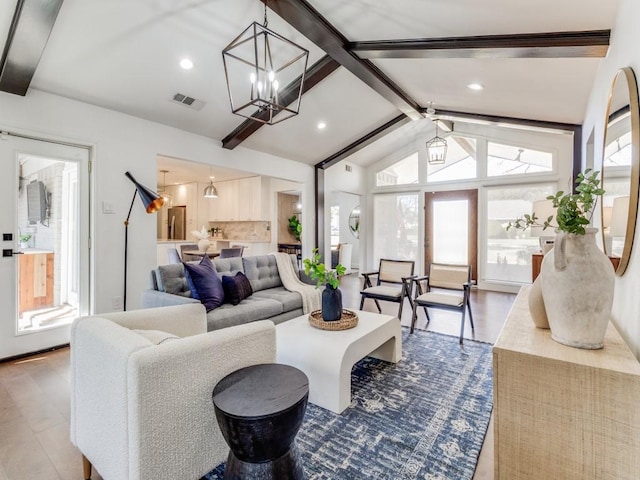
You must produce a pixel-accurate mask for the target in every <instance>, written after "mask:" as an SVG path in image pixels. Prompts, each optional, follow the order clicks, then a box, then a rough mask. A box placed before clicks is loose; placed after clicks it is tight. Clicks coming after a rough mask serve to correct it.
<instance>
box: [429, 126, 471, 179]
mask: <svg viewBox="0 0 640 480" xmlns="http://www.w3.org/2000/svg"><path fill="white" fill-rule="evenodd" d="M476 172H477V169H476V140H475V139H474V138H465V137H459V136H457V135H450V136H449V137H447V158H446V159H445V162H444V163H443V164H442V165H427V182H445V181H448V180H463V179H467V178H476V176H477V173H476Z"/></svg>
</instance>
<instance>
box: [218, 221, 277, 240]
mask: <svg viewBox="0 0 640 480" xmlns="http://www.w3.org/2000/svg"><path fill="white" fill-rule="evenodd" d="M212 228H217V229H219V230H218V232H217V233H216V234H212V235H211V237H212V238H229V239H232V240H251V241H255V242H270V241H271V222H209V229H212Z"/></svg>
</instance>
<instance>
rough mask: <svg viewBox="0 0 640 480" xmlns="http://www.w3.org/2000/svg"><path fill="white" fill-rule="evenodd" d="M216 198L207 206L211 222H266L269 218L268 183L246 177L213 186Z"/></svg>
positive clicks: (266, 180) (265, 179)
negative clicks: (216, 192)
mask: <svg viewBox="0 0 640 480" xmlns="http://www.w3.org/2000/svg"><path fill="white" fill-rule="evenodd" d="M214 185H215V186H216V188H217V190H218V198H216V199H213V200H211V203H210V204H209V220H210V221H212V222H246V221H267V220H269V219H270V216H271V202H270V199H269V193H270V181H269V179H268V178H265V177H247V178H240V179H237V180H228V181H226V182H218V183H215V184H214Z"/></svg>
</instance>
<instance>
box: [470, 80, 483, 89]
mask: <svg viewBox="0 0 640 480" xmlns="http://www.w3.org/2000/svg"><path fill="white" fill-rule="evenodd" d="M467 88H469V89H471V90H484V85H482V84H481V83H475V82H474V83H470V84H468V85H467Z"/></svg>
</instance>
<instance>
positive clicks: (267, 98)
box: [222, 0, 309, 125]
mask: <svg viewBox="0 0 640 480" xmlns="http://www.w3.org/2000/svg"><path fill="white" fill-rule="evenodd" d="M267 3H268V0H264V23H263V24H262V25H260V24H259V23H258V22H253V23H251V25H249V26H248V27H247V28H246V29H245V30H244V31H243V32H242V33H241V34H240V35H238V36H237V37H236V38H235V39H234V40H233V41H232V42H231V43H230V44H229V45H227V46H226V47H225V48H224V50H222V61H223V63H224V74H225V79H226V81H227V90H228V92H229V100H230V102H231V111H232V112H233V113H235V114H236V115H240V116H242V117H245V118H249V119H251V120H256V121H258V122H261V123H266V124H268V125H273V124H275V123H278V122H281V121H283V120H286V119H287V118H290V117H292V116H294V115H297V114H298V112H299V111H300V99H301V97H302V90H303V85H304V77H305V72H306V69H307V61H308V59H309V51H308V50H307V49H305V48H302V47H301V46H300V45H298V44H296V43H294V42H292V41H291V40H289V39H287V38H285V37H283V36H282V35H280V34H278V33H276V32H274V31H273V30H270V29H268V28H267V25H268V22H267Z"/></svg>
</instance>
